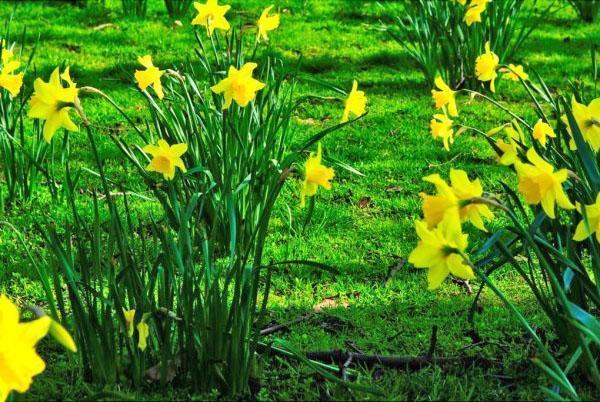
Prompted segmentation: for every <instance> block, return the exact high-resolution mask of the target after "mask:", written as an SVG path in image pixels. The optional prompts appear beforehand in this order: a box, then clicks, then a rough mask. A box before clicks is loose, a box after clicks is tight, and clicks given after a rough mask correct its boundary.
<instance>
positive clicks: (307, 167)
mask: <svg viewBox="0 0 600 402" xmlns="http://www.w3.org/2000/svg"><path fill="white" fill-rule="evenodd" d="M321 160H322V149H321V144H320V143H319V145H318V146H317V154H316V155H315V153H314V152H311V153H310V155H309V157H308V159H307V160H306V162H305V163H304V181H303V182H302V186H301V188H300V206H301V207H304V205H305V198H306V197H312V196H313V195H315V194H316V193H317V189H318V188H319V186H321V187H323V188H324V189H325V190H331V180H333V177H334V176H335V173H334V171H333V168H330V167H327V166H324V165H323V164H322V163H321Z"/></svg>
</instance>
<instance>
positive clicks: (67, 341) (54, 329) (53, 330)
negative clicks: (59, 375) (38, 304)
mask: <svg viewBox="0 0 600 402" xmlns="http://www.w3.org/2000/svg"><path fill="white" fill-rule="evenodd" d="M48 333H49V335H50V336H51V337H52V338H54V340H56V341H57V342H58V343H60V344H61V345H62V346H64V347H65V348H66V349H67V350H70V351H71V352H73V353H75V352H77V345H75V341H74V340H73V337H72V336H71V334H70V333H69V332H68V331H67V330H66V329H65V327H63V326H62V325H60V323H59V322H57V321H55V320H52V319H51V321H50V328H49V331H48Z"/></svg>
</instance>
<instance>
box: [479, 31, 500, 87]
mask: <svg viewBox="0 0 600 402" xmlns="http://www.w3.org/2000/svg"><path fill="white" fill-rule="evenodd" d="M499 62H500V59H499V58H498V55H497V54H496V53H494V52H492V51H491V50H490V42H486V43H485V53H484V54H482V55H479V56H477V59H476V60H475V75H476V76H477V79H478V80H480V81H484V82H486V81H490V90H491V91H492V92H496V86H495V84H494V80H495V79H496V77H498V72H497V71H496V70H497V69H498V63H499Z"/></svg>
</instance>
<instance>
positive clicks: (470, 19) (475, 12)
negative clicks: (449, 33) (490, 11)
mask: <svg viewBox="0 0 600 402" xmlns="http://www.w3.org/2000/svg"><path fill="white" fill-rule="evenodd" d="M489 1H491V0H471V3H470V4H469V7H468V8H467V11H466V13H465V17H464V21H465V22H466V23H467V26H471V25H472V24H474V23H475V22H481V14H482V13H483V12H484V11H485V6H486V4H487V3H488V2H489Z"/></svg>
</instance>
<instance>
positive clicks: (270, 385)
mask: <svg viewBox="0 0 600 402" xmlns="http://www.w3.org/2000/svg"><path fill="white" fill-rule="evenodd" d="M274 2H275V3H276V4H277V5H278V6H280V8H281V13H282V23H281V28H280V29H279V30H278V31H276V32H275V33H273V34H272V42H273V44H272V46H273V47H272V49H271V51H272V52H275V53H277V54H279V55H280V56H282V57H283V58H285V59H287V61H288V62H290V63H292V62H299V63H300V67H301V69H302V70H303V71H304V72H305V73H306V74H308V75H311V76H314V77H318V78H319V79H324V80H328V81H330V82H332V83H334V84H336V85H338V86H341V87H344V88H348V89H349V88H350V87H351V84H352V80H353V79H357V80H358V82H359V87H360V88H361V89H363V90H365V91H366V93H367V96H368V97H369V115H368V116H367V117H366V118H364V119H362V120H361V121H359V122H358V123H357V124H354V125H351V126H349V127H347V128H345V129H344V130H342V131H340V132H337V133H336V134H334V135H333V136H331V137H329V138H327V140H326V141H325V142H324V148H325V151H326V153H327V154H328V155H330V156H331V157H333V158H335V159H337V160H341V161H344V162H346V163H348V164H350V165H352V166H354V167H355V168H357V169H358V170H360V171H361V172H362V173H363V174H364V177H362V176H358V175H354V174H351V173H349V172H345V171H342V170H340V169H338V170H337V172H336V180H335V185H334V188H333V190H332V191H331V192H321V193H320V194H319V196H318V202H317V205H316V208H315V212H314V217H313V220H312V223H311V225H310V226H309V227H308V228H307V230H306V231H305V232H302V231H301V222H302V220H303V214H304V213H305V211H303V210H301V209H300V208H299V206H298V204H299V202H298V196H297V191H296V190H297V189H296V187H295V186H294V185H292V184H290V185H289V186H288V187H289V188H288V189H287V190H286V192H285V195H284V197H283V199H282V200H281V201H280V203H279V205H278V208H277V212H276V214H275V218H274V220H273V222H272V231H271V237H270V243H269V250H268V254H269V255H268V257H270V258H273V259H274V260H283V259H297V258H302V259H312V260H316V261H321V262H325V263H328V264H331V265H333V266H335V267H338V268H339V270H340V274H339V275H336V276H333V275H331V274H325V273H322V272H316V271H312V270H307V269H299V268H285V269H283V268H282V270H281V271H280V272H278V273H277V274H276V277H275V279H274V284H273V295H272V298H271V300H270V303H269V311H270V314H271V316H272V319H273V320H274V321H277V322H281V323H283V322H287V321H291V320H294V319H295V318H297V317H300V316H302V315H304V314H306V313H308V312H311V311H313V307H314V306H315V305H318V304H319V303H322V302H323V300H325V299H328V298H330V299H332V300H334V302H332V304H336V306H333V308H329V309H325V310H323V311H321V312H319V313H316V314H315V316H314V318H313V319H311V320H309V321H306V322H303V323H299V324H296V325H294V326H292V328H291V331H290V332H289V333H286V334H283V335H278V336H282V337H283V338H285V339H287V340H288V341H289V342H291V343H292V344H293V345H296V346H297V347H299V348H300V349H302V350H305V351H314V350H328V349H348V348H350V347H356V348H358V349H360V350H362V351H364V352H366V353H380V354H403V355H404V354H406V355H419V354H423V353H425V352H426V351H427V348H428V342H429V337H430V334H431V329H432V326H434V325H437V326H438V327H439V336H438V345H437V353H438V354H440V355H447V356H454V355H459V354H470V355H477V354H479V355H482V356H484V357H486V358H488V359H490V360H491V364H488V365H485V366H481V365H476V366H474V367H464V366H461V365H456V366H443V367H429V368H425V369H422V370H420V371H417V372H405V371H394V370H381V369H375V370H367V369H364V370H360V371H361V381H363V382H372V383H373V384H376V385H377V386H378V387H379V388H381V389H382V390H384V392H385V393H386V395H387V397H388V398H390V399H461V400H462V399H540V398H542V397H543V396H542V394H541V392H540V390H539V385H541V384H547V383H546V380H545V379H544V378H543V377H542V376H541V375H540V372H539V371H538V370H537V369H536V368H535V367H533V365H532V364H531V363H529V361H528V357H529V356H530V355H532V354H534V353H535V350H534V349H533V347H532V346H531V344H530V342H529V340H528V339H527V338H526V337H525V335H524V331H523V330H522V328H521V327H520V326H519V324H518V323H517V322H516V321H515V320H514V319H513V318H512V317H511V315H510V314H509V312H508V311H507V310H506V309H505V308H504V307H503V305H502V304H501V303H500V301H499V300H497V298H496V297H494V295H493V294H491V292H488V291H484V296H483V298H482V300H481V303H480V306H479V307H480V308H479V314H477V315H476V320H475V323H476V331H475V332H474V331H472V327H471V325H470V324H469V323H468V321H467V314H468V310H469V308H470V306H471V303H472V300H473V296H470V295H467V294H465V291H464V289H463V288H462V287H461V286H458V285H456V284H453V283H451V282H449V283H447V284H446V285H445V286H443V287H442V289H441V290H439V291H436V292H430V291H427V289H426V278H425V272H423V271H420V270H415V269H412V268H409V267H408V266H405V267H403V268H402V269H400V270H399V271H398V272H397V273H396V274H395V275H394V276H393V278H391V279H390V280H388V272H389V270H390V267H392V266H394V265H396V264H397V263H398V262H399V260H400V259H401V258H402V257H405V256H407V255H408V253H409V252H410V250H411V249H412V247H414V244H415V241H416V235H415V234H414V230H413V221H414V219H415V218H417V217H419V214H420V211H419V208H420V200H419V197H418V193H419V192H420V191H424V190H429V189H428V188H427V186H426V185H425V184H424V183H422V181H421V177H422V176H424V175H426V174H431V173H436V172H437V173H440V174H442V175H443V176H444V175H446V174H447V172H448V170H449V169H450V167H457V168H462V169H466V170H467V171H469V172H472V174H477V175H478V176H479V177H481V179H482V181H483V184H484V188H486V189H488V190H489V191H494V190H498V189H499V180H500V179H502V178H503V177H504V174H505V173H504V172H505V171H504V170H502V169H500V168H498V167H496V166H495V163H494V160H493V156H492V155H491V153H490V152H489V150H488V147H487V146H486V145H485V144H483V143H482V142H481V141H480V140H477V139H475V138H471V137H466V136H465V137H463V138H459V139H458V140H457V143H456V144H455V146H454V147H453V148H452V150H451V151H450V152H449V153H448V152H446V151H444V150H443V148H442V147H441V144H440V143H436V142H434V141H433V140H432V139H431V137H430V135H429V133H428V122H429V119H430V117H431V114H432V112H433V109H432V105H431V98H430V96H429V90H430V88H428V87H427V86H426V85H425V84H424V80H423V78H422V76H421V74H420V73H419V72H418V71H417V69H416V67H415V65H414V64H413V63H412V62H411V61H410V59H409V58H408V57H407V55H406V53H405V52H404V51H403V50H402V48H401V47H400V46H399V45H398V44H397V43H395V42H394V41H392V40H391V39H390V38H388V37H387V36H386V35H385V33H382V32H380V31H379V30H378V29H377V27H378V26H379V24H380V21H382V20H383V21H386V20H388V16H387V15H386V13H385V11H384V10H383V9H381V8H380V7H378V5H377V4H376V2H375V1H364V2H363V1H352V0H328V1H318V0H282V1H274ZM228 3H230V4H231V5H232V12H231V15H232V16H234V17H235V18H234V19H233V21H235V23H236V24H243V23H249V22H252V21H253V20H254V19H255V17H257V16H258V15H259V14H260V10H261V9H262V7H264V6H266V5H268V4H267V3H269V2H264V1H259V0H236V1H229V2H228ZM269 4H270V3H269ZM385 4H386V5H387V6H390V4H391V6H394V5H393V4H392V3H391V2H387V3H385ZM107 6H108V7H107V9H106V10H101V9H99V8H96V7H89V8H78V7H74V6H71V5H69V4H66V3H61V2H47V3H46V2H17V3H9V2H2V3H0V15H2V17H3V18H4V19H7V18H8V17H9V16H10V15H11V13H13V11H14V17H13V22H12V23H11V30H12V32H15V33H16V32H21V31H22V29H23V28H24V27H27V32H26V36H25V37H26V43H27V50H30V49H31V48H32V47H33V45H34V43H35V42H36V40H37V38H38V37H39V46H38V49H37V53H36V57H35V59H34V63H35V67H36V69H37V75H38V76H42V77H45V78H47V77H48V76H49V74H50V72H51V71H52V70H53V69H54V67H55V66H57V65H61V64H62V63H64V64H66V65H70V66H71V74H72V76H74V78H75V81H76V82H78V83H79V85H81V86H83V85H89V86H94V87H97V88H100V89H102V90H104V91H106V92H107V93H108V94H109V95H111V96H112V97H113V98H114V99H115V100H116V101H117V103H119V104H121V105H124V106H125V109H126V110H127V111H128V112H129V113H132V114H133V115H135V116H136V117H137V118H139V119H143V118H144V117H145V116H144V113H143V109H142V107H143V104H144V101H143V98H142V96H141V95H140V94H139V93H138V91H137V89H136V87H135V85H134V84H133V71H134V70H135V69H136V68H137V67H138V66H137V63H136V58H137V56H140V55H144V54H152V55H153V59H154V62H155V64H156V65H158V66H161V67H167V66H175V67H178V68H182V66H183V65H184V64H185V63H186V62H187V61H188V60H190V59H192V58H193V57H194V55H193V50H194V49H193V48H194V41H193V31H192V29H191V27H190V26H189V21H190V19H191V15H189V16H188V17H186V19H184V20H183V27H178V26H176V25H175V24H174V23H173V21H171V20H169V18H168V16H167V14H166V11H165V9H164V5H163V4H162V1H160V0H149V9H148V16H147V18H146V19H145V20H136V19H126V18H124V17H123V16H122V15H121V13H120V9H119V7H120V2H118V1H116V0H112V1H111V0H108V1H107ZM106 23H110V24H112V25H110V26H107V27H105V28H103V29H96V27H98V26H100V25H101V24H106ZM599 40H600V30H599V29H598V25H591V24H589V25H588V24H584V23H582V22H580V21H579V20H578V19H577V18H576V15H575V13H574V12H573V11H572V10H571V9H570V8H564V7H563V8H562V9H561V10H559V11H558V12H556V13H555V14H552V15H550V16H548V18H546V19H544V20H543V21H542V23H541V26H539V27H538V29H537V30H536V31H535V32H534V33H533V35H532V36H531V37H530V38H529V40H528V41H527V42H526V43H525V46H524V48H522V49H521V51H519V52H518V54H517V59H516V60H514V61H516V62H523V63H525V64H526V66H528V69H529V70H533V69H535V70H537V71H538V72H539V73H540V74H541V75H542V76H543V77H544V78H545V79H546V80H547V82H548V83H549V84H550V85H551V86H552V87H553V88H564V89H566V88H567V84H568V82H567V79H568V78H578V77H584V76H585V77H589V75H590V72H589V70H590V67H589V66H590V63H589V60H590V58H589V44H590V43H596V44H598V42H599ZM299 55H302V57H301V58H300V57H299ZM26 79H27V80H29V81H31V80H33V74H30V75H29V76H28V77H27V78H26ZM514 88H517V85H513V83H510V82H506V81H505V82H501V83H500V86H499V88H498V93H499V95H498V98H499V99H500V100H501V101H502V102H507V103H510V104H511V105H512V107H514V108H516V109H517V110H519V111H520V112H522V113H524V115H525V117H532V116H533V111H532V110H531V107H530V106H531V105H529V104H528V102H527V100H526V97H525V94H524V93H522V91H520V90H516V89H514ZM316 90H317V92H319V93H321V94H323V95H327V96H332V95H333V94H332V93H331V92H329V91H326V90H323V89H319V88H317V89H316ZM301 91H302V92H315V88H314V86H313V85H308V84H303V85H302V86H301ZM84 107H85V109H86V113H87V115H88V116H91V118H92V121H93V122H94V123H95V124H97V125H98V126H99V128H100V129H101V130H109V129H119V128H120V124H121V120H120V117H119V116H118V115H116V114H115V113H114V112H113V111H112V110H111V109H110V108H109V107H107V106H106V105H105V104H103V103H102V102H100V101H98V100H94V99H84ZM342 108H343V105H342V103H341V102H327V103H324V102H317V103H314V104H313V105H311V107H310V108H305V109H304V110H302V112H301V113H299V115H298V116H297V119H296V129H297V135H298V140H300V139H301V138H305V137H307V136H309V135H310V133H313V132H315V131H316V130H319V129H320V128H322V127H324V126H327V125H331V124H333V123H334V122H336V121H337V120H338V119H339V118H340V116H341V112H342ZM528 108H529V109H530V110H529V111H528ZM462 115H463V116H466V117H467V119H468V120H469V122H470V124H472V125H476V126H478V127H483V128H491V127H492V126H497V125H499V124H500V123H503V122H505V121H506V119H507V118H506V116H503V115H502V114H501V113H499V112H498V111H497V110H495V109H493V108H491V107H489V106H488V105H487V104H485V103H483V102H480V101H474V102H471V103H470V104H469V105H468V106H463V108H462ZM140 121H141V120H140ZM71 139H72V141H73V142H72V143H73V151H72V153H73V156H72V157H73V159H74V160H77V161H80V163H81V165H83V166H90V167H91V166H92V162H91V154H90V150H89V148H88V146H87V143H86V139H85V136H84V135H83V134H74V135H71ZM100 153H101V156H102V157H103V158H105V159H106V162H107V172H108V174H109V175H110V177H111V178H112V179H113V180H116V181H120V182H123V183H125V184H126V185H127V186H130V187H133V188H136V185H137V183H136V182H135V179H132V178H131V177H130V176H132V175H129V174H128V172H129V171H131V170H130V169H129V168H128V167H127V166H126V163H124V162H123V160H122V159H121V157H120V155H119V153H118V152H117V150H115V149H114V148H113V145H112V144H111V143H110V141H109V140H108V139H106V140H104V141H102V142H101V143H100ZM449 161H453V162H452V163H450V162H449ZM81 186H82V189H83V188H90V187H98V182H97V181H96V180H95V179H94V178H93V177H86V178H85V179H84V181H83V182H82V184H81ZM138 187H139V186H138ZM139 207H140V208H146V209H148V210H151V208H152V206H151V205H148V204H147V203H145V202H142V201H140V202H139ZM67 215H68V211H66V210H65V209H64V207H58V206H53V205H52V204H50V203H49V201H48V200H47V196H46V195H44V194H41V195H40V196H39V197H38V198H37V199H35V200H34V201H32V202H31V203H30V204H27V205H21V206H19V207H17V208H14V209H13V210H11V211H8V212H6V215H5V216H3V217H2V218H1V219H0V220H3V221H7V222H10V223H11V224H13V225H15V226H16V227H18V228H19V230H20V231H21V232H22V233H23V234H24V236H25V243H26V247H28V248H29V249H30V250H31V251H32V252H33V253H34V254H35V255H37V256H40V255H43V249H42V248H41V247H42V246H41V244H42V243H41V241H40V239H39V236H38V235H37V234H36V233H35V231H34V230H33V223H34V222H35V221H36V220H43V219H52V220H54V221H55V222H56V223H57V225H58V226H60V224H61V222H64V219H65V216H67ZM290 216H291V219H290ZM472 237H473V238H475V235H474V234H473V236H472ZM0 266H1V267H2V268H0V291H2V292H6V293H7V294H9V295H11V296H12V297H15V298H17V297H18V298H20V299H22V300H26V301H29V302H35V301H36V300H39V299H41V291H40V289H39V287H38V286H37V285H36V284H35V283H34V282H33V281H32V276H31V272H30V269H29V267H30V264H29V263H28V261H27V256H26V253H25V251H24V249H23V246H22V245H21V244H20V243H18V242H17V241H16V237H15V235H14V233H13V232H12V231H10V230H8V229H7V228H6V227H3V228H2V231H0ZM494 280H496V282H497V283H498V285H499V287H500V288H501V289H502V290H503V291H504V292H506V294H507V295H508V297H509V298H510V299H511V300H513V301H514V302H515V303H516V305H517V306H518V307H519V308H521V309H522V310H523V311H524V313H525V315H526V316H527V317H528V318H529V319H530V320H531V322H532V323H533V324H535V325H536V326H537V327H538V328H539V329H540V332H541V333H547V332H548V331H549V328H548V327H547V323H546V322H545V321H544V318H543V315H542V314H541V312H540V311H539V310H538V309H537V308H536V306H535V303H534V302H533V300H534V298H533V296H532V295H531V294H530V293H529V292H528V291H527V287H526V286H525V284H524V283H521V281H520V280H518V276H517V275H516V274H515V273H513V272H510V271H509V270H506V271H505V272H503V273H501V274H499V275H496V277H494ZM477 285H478V284H477V283H476V284H475V286H477ZM334 296H335V297H334ZM551 338H552V337H551V335H548V340H549V341H551V340H552V339H551ZM480 340H482V341H483V342H482V343H478V342H479V341H480ZM349 345H350V346H349ZM42 354H43V356H44V358H45V359H46V360H47V362H48V364H47V365H48V368H47V370H46V371H45V372H44V373H43V374H42V375H40V376H39V377H37V378H36V381H35V383H34V384H33V387H32V389H31V391H30V392H29V393H28V394H27V395H26V396H25V398H26V399H36V400H37V399H63V398H64V399H77V398H82V397H89V396H90V395H94V394H96V393H98V392H100V391H101V390H98V389H95V388H93V387H92V386H91V385H89V384H85V383H83V382H82V381H81V379H79V376H78V372H77V371H76V369H75V368H74V366H75V365H74V364H73V363H74V362H72V361H69V360H68V358H67V357H65V356H64V354H62V353H61V352H60V351H59V350H57V349H54V347H53V346H52V345H50V344H44V345H43V348H42ZM264 363H265V364H264V369H263V370H262V371H260V373H259V377H260V383H261V384H262V387H261V388H260V391H259V392H258V394H257V395H256V398H257V399H284V400H285V399H319V398H335V399H348V398H351V397H353V396H354V397H357V398H361V399H362V398H371V399H373V398H375V397H374V396H371V395H368V394H362V393H358V394H357V393H353V394H354V395H350V394H349V392H350V391H348V390H347V389H346V388H343V387H340V386H338V385H334V384H330V383H324V382H323V381H321V380H320V379H318V378H317V377H315V376H314V375H312V374H311V372H310V371H309V370H307V369H306V368H305V367H303V366H302V365H298V364H297V363H295V362H289V361H284V360H279V359H277V358H268V359H265V362H264ZM109 391H110V392H120V393H121V394H112V395H113V396H116V397H118V396H119V395H120V396H128V397H132V398H135V399H141V398H144V399H165V398H185V397H190V396H191V397H194V398H203V399H205V398H216V395H188V394H187V391H186V390H185V389H180V388H178V387H173V388H170V389H168V390H165V389H160V388H159V387H158V385H154V384H149V385H148V386H147V388H146V389H144V390H143V391H132V390H128V389H119V390H114V389H113V390H109ZM592 392H593V391H591V390H585V391H584V393H583V395H584V396H588V397H590V398H592V397H598V395H594V394H593V393H592ZM96 395H98V394H96ZM104 396H110V394H105V395H104Z"/></svg>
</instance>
